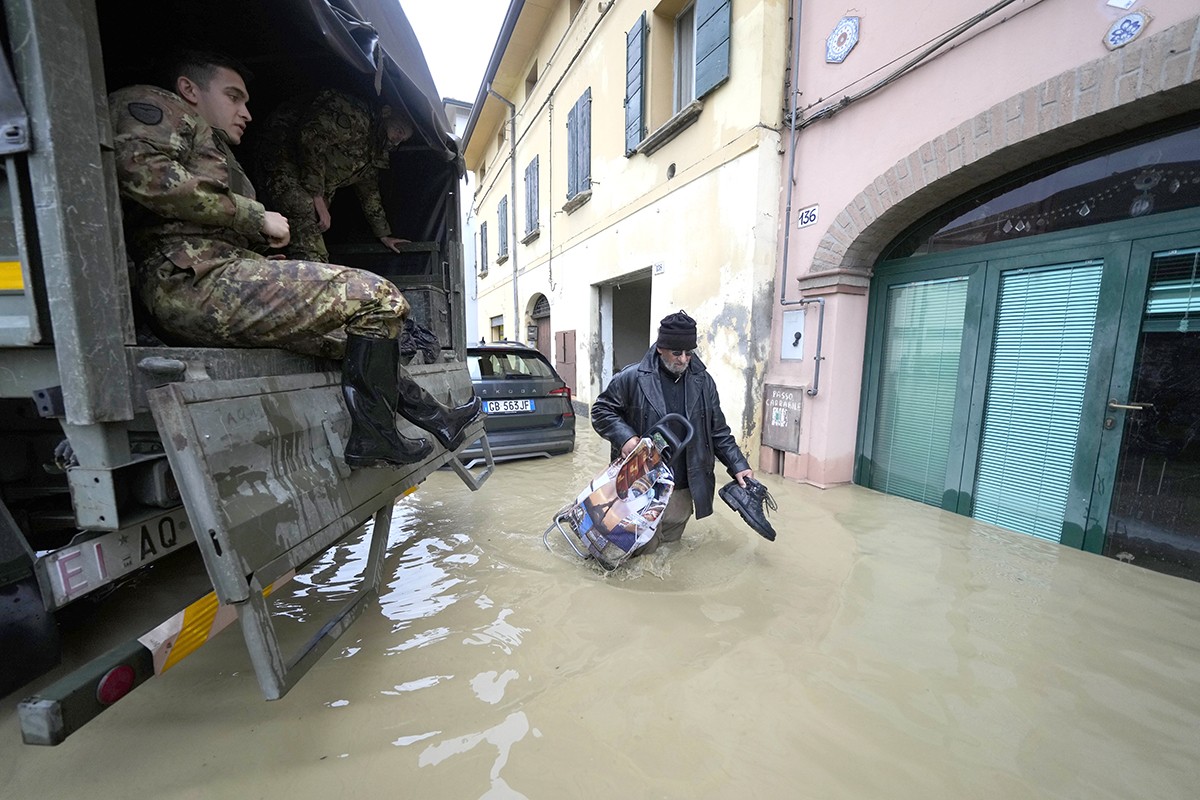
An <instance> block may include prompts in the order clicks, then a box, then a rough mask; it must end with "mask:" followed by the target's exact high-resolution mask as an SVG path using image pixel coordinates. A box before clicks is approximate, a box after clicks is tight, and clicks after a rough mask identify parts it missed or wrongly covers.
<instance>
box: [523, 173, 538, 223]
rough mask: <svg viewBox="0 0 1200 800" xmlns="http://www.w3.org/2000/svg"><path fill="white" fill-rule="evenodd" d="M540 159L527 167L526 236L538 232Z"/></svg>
mask: <svg viewBox="0 0 1200 800" xmlns="http://www.w3.org/2000/svg"><path fill="white" fill-rule="evenodd" d="M538 211H539V209H538V157H537V156H534V157H533V161H530V162H529V166H527V167H525V234H526V235H529V234H531V233H533V232H534V231H536V230H537V229H538V228H539V227H540V225H539V223H538Z"/></svg>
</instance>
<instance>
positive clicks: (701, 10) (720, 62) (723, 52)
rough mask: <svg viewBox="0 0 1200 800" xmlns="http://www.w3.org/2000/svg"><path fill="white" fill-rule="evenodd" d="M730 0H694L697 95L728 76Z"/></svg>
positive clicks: (707, 91) (720, 82) (701, 95)
mask: <svg viewBox="0 0 1200 800" xmlns="http://www.w3.org/2000/svg"><path fill="white" fill-rule="evenodd" d="M729 4H730V0H696V98H697V99H699V98H701V97H704V96H705V95H706V94H708V93H709V92H711V91H712V90H713V89H715V88H717V87H718V86H720V85H721V84H722V83H724V82H725V81H726V79H728V78H729V36H730V33H729V19H730V18H729Z"/></svg>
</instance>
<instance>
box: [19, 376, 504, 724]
mask: <svg viewBox="0 0 1200 800" xmlns="http://www.w3.org/2000/svg"><path fill="white" fill-rule="evenodd" d="M408 370H409V373H410V374H411V375H412V377H413V378H414V379H416V380H417V381H418V382H419V383H420V384H421V385H422V386H424V387H425V388H426V389H427V390H428V391H429V392H430V393H432V394H433V395H434V396H435V397H437V398H438V399H439V400H441V401H442V402H463V401H464V400H465V399H466V398H467V397H469V396H470V393H471V383H470V377H469V375H468V374H467V370H466V368H465V366H464V365H463V364H462V363H460V362H455V363H447V364H429V365H417V366H412V367H409V368H408ZM148 397H149V401H150V406H151V409H152V411H153V414H154V418H155V421H156V423H157V426H158V429H159V430H160V431H163V432H164V434H163V445H164V447H165V449H166V453H167V458H168V460H169V462H170V464H171V469H172V472H173V473H174V475H175V479H176V482H177V483H178V485H179V489H180V493H181V495H182V497H183V502H184V507H185V509H186V510H187V514H188V517H189V520H190V522H191V526H192V529H193V531H194V533H195V538H196V544H197V546H198V547H199V549H200V553H201V555H202V557H203V559H204V565H205V568H206V569H207V571H208V575H209V578H210V579H211V581H212V585H213V595H215V601H216V603H212V602H211V601H212V600H213V595H209V596H208V597H207V598H204V599H202V600H200V601H198V602H197V603H193V604H192V605H191V606H189V608H188V611H192V610H193V609H195V608H201V607H208V608H210V609H211V610H212V612H213V614H215V615H216V616H217V617H220V616H221V613H220V611H221V610H225V611H226V614H225V619H226V624H227V622H228V620H230V619H232V613H229V611H228V610H229V609H232V610H235V611H236V617H237V619H238V620H239V621H240V622H241V627H242V633H243V635H244V637H245V640H246V649H247V650H248V652H249V655H250V660H251V662H252V664H253V665H254V671H255V674H256V676H257V677H258V682H259V686H260V687H261V689H262V692H263V695H264V696H265V697H266V698H267V699H268V700H274V699H278V698H280V697H282V696H283V695H284V694H286V693H287V691H288V690H289V689H290V688H291V687H292V686H293V685H295V683H296V681H298V680H299V679H300V678H301V677H302V676H303V674H304V673H305V672H306V671H307V670H308V669H309V668H310V667H311V666H312V665H313V664H314V663H315V662H316V661H317V659H319V658H320V656H321V655H322V654H323V653H324V652H325V651H326V650H327V649H328V648H329V647H330V646H331V645H332V644H333V643H334V642H335V641H336V640H337V638H338V637H339V636H340V635H341V634H342V633H343V632H344V631H345V630H346V629H347V628H349V627H350V625H351V624H352V623H353V622H354V620H355V619H357V618H358V616H359V615H360V614H361V613H362V611H363V610H364V608H365V607H366V604H367V603H369V602H370V601H372V600H374V599H375V598H376V597H377V596H378V586H379V581H380V578H381V571H382V562H383V555H384V549H385V546H386V544H387V538H388V529H389V527H390V523H391V517H392V506H393V505H394V504H395V502H396V500H397V498H398V497H400V496H401V495H403V494H405V493H407V492H409V491H412V490H413V489H415V487H416V486H417V484H419V483H420V482H421V481H423V480H424V479H425V478H426V477H427V476H428V475H429V474H430V473H432V472H433V471H434V470H436V469H438V468H440V467H442V466H444V465H449V466H450V467H452V468H453V469H454V471H455V472H456V473H457V474H458V475H459V477H460V478H462V480H463V482H464V483H466V484H467V486H468V487H469V488H470V489H472V490H477V489H479V487H480V486H482V485H483V483H484V481H486V480H487V478H488V477H489V476H490V475H491V473H492V470H493V469H494V461H493V459H492V458H491V449H490V447H489V446H488V442H487V437H486V435H484V431H483V418H482V417H480V418H479V419H478V420H477V421H475V422H473V423H472V424H471V426H470V427H469V428H468V431H467V435H466V437H465V439H464V445H466V444H470V443H472V442H474V441H476V440H478V439H480V438H481V437H482V440H483V447H484V451H485V454H486V456H487V458H486V466H485V468H484V469H483V471H482V472H481V473H479V474H475V473H472V472H470V471H469V470H468V469H467V468H466V467H464V466H463V464H462V462H461V461H460V460H459V458H458V456H457V455H456V454H454V453H450V452H448V451H447V450H446V449H445V448H443V447H441V446H440V445H439V444H437V443H436V441H435V440H433V439H432V437H428V435H426V436H427V438H429V439H430V440H431V441H433V443H434V446H435V449H434V452H433V454H432V455H431V456H430V457H429V458H428V459H426V460H425V461H423V462H421V463H419V464H412V465H409V466H406V467H403V468H400V469H358V470H351V469H349V468H348V467H347V466H346V465H345V462H344V461H343V459H342V454H343V446H344V442H345V441H346V440H347V438H348V436H349V431H350V419H349V415H348V414H347V412H346V410H345V406H344V405H343V402H342V396H341V376H340V374H335V373H309V374H303V375H285V376H277V377H269V378H254V379H238V380H216V381H214V380H201V381H195V382H179V383H169V384H167V385H165V386H162V387H160V388H157V389H154V390H152V391H150V392H149V393H148ZM398 421H399V423H400V424H399V426H398V427H399V429H400V431H401V432H402V433H404V434H406V435H409V436H420V435H422V432H421V431H419V430H417V429H416V428H415V427H413V426H411V425H409V424H408V423H407V422H405V421H403V420H398ZM167 432H169V433H167ZM370 519H373V520H374V523H373V526H372V530H371V533H370V544H369V553H368V557H367V562H366V569H365V571H364V575H363V580H362V585H361V587H360V589H359V591H358V592H357V593H356V594H355V595H354V596H353V597H351V598H350V599H349V600H348V601H346V602H345V603H344V604H342V605H341V606H340V607H339V608H337V610H335V611H334V612H333V613H332V614H331V615H330V616H329V617H328V619H327V620H326V621H325V622H324V623H322V624H320V625H319V627H318V629H317V631H316V633H314V635H313V636H312V637H311V638H310V639H309V640H308V641H307V642H306V643H305V644H304V645H302V646H301V648H300V649H299V651H297V652H295V653H292V654H285V653H283V652H281V649H280V645H279V640H278V637H277V635H276V631H275V628H274V625H273V623H272V620H271V614H270V609H269V605H268V602H267V600H266V598H265V595H266V594H268V593H269V592H270V590H271V588H272V587H273V586H277V585H279V584H280V583H283V582H285V581H286V580H288V579H290V577H291V576H292V575H294V574H296V573H297V572H301V571H303V570H304V568H305V567H306V566H308V565H309V564H310V563H312V561H313V560H315V559H316V558H317V557H318V556H319V555H320V554H321V553H323V552H325V551H326V550H328V549H329V548H331V547H333V546H335V545H337V544H339V543H340V542H342V541H343V540H344V539H346V538H348V537H349V536H350V535H351V534H353V533H354V532H355V531H357V530H359V529H360V528H361V527H362V526H363V525H364V524H365V523H366V522H367V520H370ZM206 601H207V602H206ZM213 614H209V615H208V617H207V618H206V624H207V623H208V621H211V619H212V617H213ZM182 615H183V612H181V613H180V615H176V616H179V617H182ZM160 627H161V626H160ZM217 629H218V630H219V628H217ZM156 630H157V629H156ZM154 633H155V632H154V631H152V632H150V633H149V634H147V636H143V637H139V639H135V640H133V641H131V642H127V643H126V644H124V645H121V646H119V647H117V648H114V649H113V650H112V651H110V652H109V653H107V654H105V655H104V656H102V657H100V658H98V659H96V660H94V661H93V662H91V663H90V664H87V665H85V666H84V667H81V668H80V669H78V670H76V671H75V672H72V673H71V674H69V675H67V676H65V677H64V678H62V679H61V680H59V681H57V682H56V683H54V684H52V685H50V686H48V687H46V689H45V690H43V691H42V692H41V693H40V694H38V695H35V696H33V697H30V698H28V699H26V700H24V701H22V702H21V703H20V705H19V709H18V712H19V717H20V721H21V733H22V738H23V739H24V741H25V742H26V743H28V744H58V743H60V742H62V741H63V740H65V739H66V737H67V736H69V735H70V734H71V733H73V732H74V731H75V730H78V728H79V727H81V726H82V725H83V724H85V723H86V722H87V721H89V720H91V719H93V718H94V717H96V716H97V715H98V714H99V713H101V712H102V711H104V710H105V709H106V708H107V707H108V706H109V705H111V703H112V702H115V699H111V700H108V701H107V702H106V691H105V690H104V683H105V681H112V680H113V676H114V675H118V674H119V675H120V677H119V678H118V679H117V683H119V684H124V685H125V686H123V687H121V688H125V687H126V686H127V689H132V688H133V687H135V686H137V685H139V684H141V683H143V682H145V681H146V680H148V679H149V678H151V677H154V675H156V674H158V673H159V672H161V671H162V670H163V669H165V668H166V667H168V666H170V665H171V664H173V663H175V662H176V661H177V660H178V659H175V658H170V657H169V656H168V654H165V653H164V652H162V650H161V649H160V651H159V652H154V651H152V650H151V649H150V647H149V646H148V645H147V642H149V641H150V640H151V639H154V640H155V641H156V642H158V644H159V645H161V646H162V647H165V648H167V649H169V648H170V646H171V645H172V644H173V642H170V641H167V642H162V641H161V639H162V637H157V638H155V636H154ZM203 641H204V638H203V637H201V640H200V642H199V644H202V643H203ZM174 643H177V644H183V637H181V638H180V639H179V640H178V641H177V642H174ZM199 644H196V645H195V647H198V646H199ZM195 647H193V648H192V649H195ZM127 689H126V691H127ZM110 690H111V684H110ZM124 693H125V692H124V691H120V692H118V693H117V694H118V697H117V698H116V699H119V696H123V695H124Z"/></svg>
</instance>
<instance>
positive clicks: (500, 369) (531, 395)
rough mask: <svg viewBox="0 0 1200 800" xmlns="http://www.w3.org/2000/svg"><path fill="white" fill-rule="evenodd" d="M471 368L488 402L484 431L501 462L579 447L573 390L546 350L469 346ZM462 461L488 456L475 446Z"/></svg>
mask: <svg viewBox="0 0 1200 800" xmlns="http://www.w3.org/2000/svg"><path fill="white" fill-rule="evenodd" d="M467 370H468V372H469V373H470V375H471V383H472V385H473V386H474V387H475V394H477V395H479V397H480V399H482V400H483V410H484V413H485V414H486V415H487V417H486V418H485V420H484V430H485V431H486V432H487V436H488V443H489V445H490V446H491V449H492V456H493V458H495V460H496V461H502V460H504V461H506V460H511V459H515V458H534V457H539V456H540V457H543V458H549V457H550V456H553V455H559V454H561V453H569V452H571V451H572V450H574V449H575V411H574V409H573V408H572V407H571V389H570V387H568V386H567V384H566V382H565V381H563V379H562V378H560V377H559V375H558V373H557V372H555V371H554V367H552V366H551V365H550V362H549V361H547V360H546V357H545V356H543V355H542V354H541V353H540V352H538V351H537V350H535V349H534V348H532V347H527V346H525V345H523V344H520V343H519V342H493V343H491V344H480V345H475V346H474V347H468V348H467ZM459 457H460V458H461V459H462V461H463V463H464V464H468V465H469V464H470V463H473V462H476V461H477V460H478V459H481V458H482V457H483V448H482V445H480V443H479V442H475V443H473V444H471V445H470V446H469V447H467V448H466V449H465V450H463V451H462V452H461V453H460V454H459Z"/></svg>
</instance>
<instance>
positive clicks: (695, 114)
mask: <svg viewBox="0 0 1200 800" xmlns="http://www.w3.org/2000/svg"><path fill="white" fill-rule="evenodd" d="M703 110H704V101H703V100H696V101H694V102H692V103H689V104H688V105H686V106H684V107H683V108H682V109H680V110H679V113H678V114H676V115H675V116H673V117H671V118H670V119H669V120H667V121H666V122H664V123H663V124H662V125H660V126H659V127H658V130H656V131H655V132H654V133H652V134H650V135H649V136H647V137H646V138H645V139H642V143H641V144H639V145H638V147H637V150H636V152H638V153H641V154H642V155H644V156H648V155H650V154H651V153H653V152H654V151H655V150H658V149H659V148H660V147H662V146H663V145H665V144H666V143H667V142H669V141H671V140H672V139H674V138H675V137H676V136H678V135H679V134H681V133H683V132H684V131H685V130H687V128H688V127H689V126H690V125H691V124H692V123H693V122H695V121H696V120H697V119H698V118H699V117H700V112H701V111H703Z"/></svg>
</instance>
